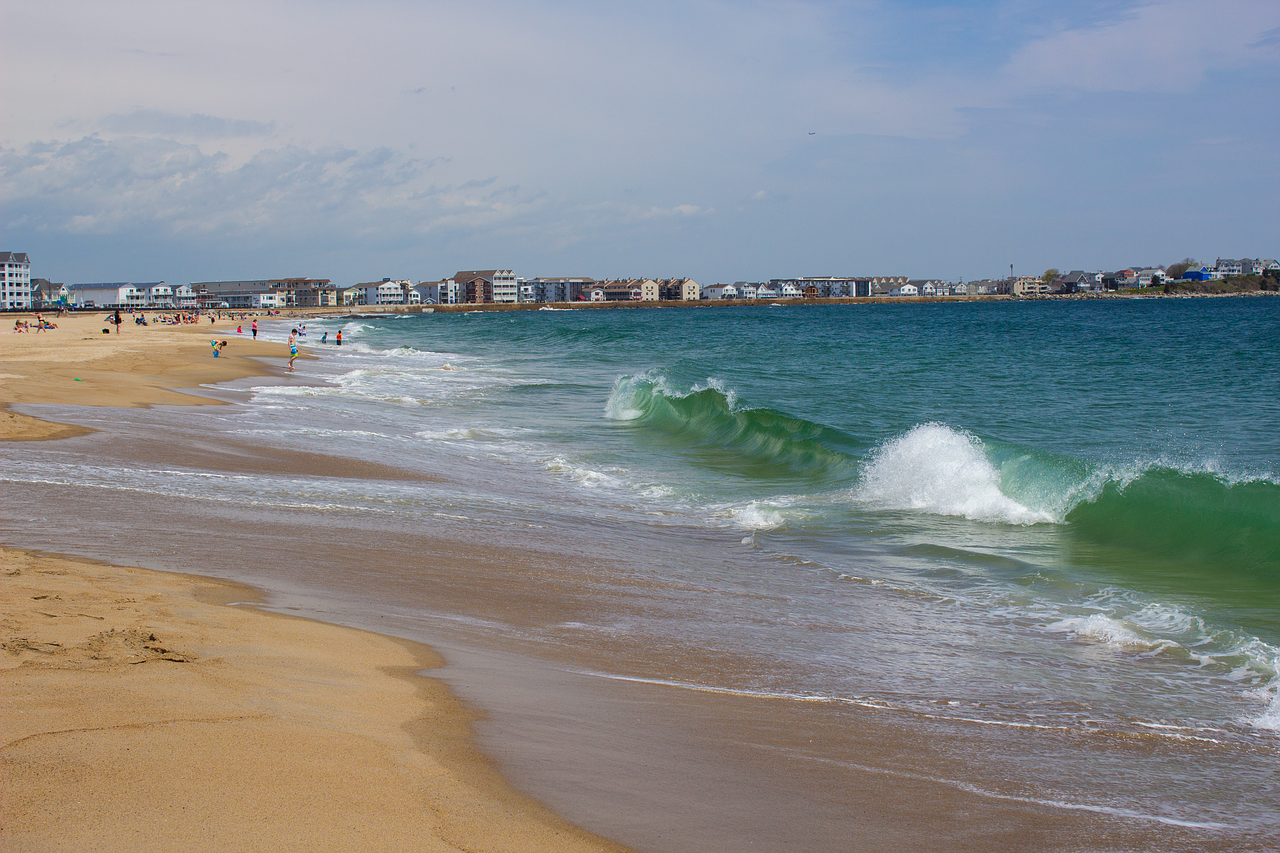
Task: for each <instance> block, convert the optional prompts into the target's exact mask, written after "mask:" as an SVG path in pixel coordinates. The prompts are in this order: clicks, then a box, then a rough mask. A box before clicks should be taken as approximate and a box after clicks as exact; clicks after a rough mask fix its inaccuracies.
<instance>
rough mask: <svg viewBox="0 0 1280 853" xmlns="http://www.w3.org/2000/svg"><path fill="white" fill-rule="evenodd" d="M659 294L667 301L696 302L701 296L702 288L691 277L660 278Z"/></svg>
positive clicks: (658, 281)
mask: <svg viewBox="0 0 1280 853" xmlns="http://www.w3.org/2000/svg"><path fill="white" fill-rule="evenodd" d="M656 281H657V283H658V294H659V296H660V297H661V298H662V299H663V300H665V301H669V302H697V301H698V300H699V299H701V298H702V288H700V287H699V286H698V283H697V282H696V281H694V280H693V279H691V278H660V279H657V280H656Z"/></svg>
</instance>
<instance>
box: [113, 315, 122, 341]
mask: <svg viewBox="0 0 1280 853" xmlns="http://www.w3.org/2000/svg"><path fill="white" fill-rule="evenodd" d="M113 319H114V321H115V324H116V334H117V335H118V334H120V323H121V320H120V309H119V308H117V309H116V316H115V317H114V318H113Z"/></svg>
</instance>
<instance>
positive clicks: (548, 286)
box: [530, 276, 596, 302]
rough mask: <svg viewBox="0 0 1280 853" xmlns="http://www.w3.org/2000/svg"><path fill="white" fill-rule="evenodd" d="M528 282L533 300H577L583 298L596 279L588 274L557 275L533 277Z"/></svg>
mask: <svg viewBox="0 0 1280 853" xmlns="http://www.w3.org/2000/svg"><path fill="white" fill-rule="evenodd" d="M530 283H531V284H532V285H533V288H534V301H535V302H577V301H579V300H580V299H583V298H585V296H584V294H585V293H586V292H587V291H588V290H590V289H591V287H592V286H593V285H594V284H595V283H596V280H595V279H594V278H591V277H590V276H557V277H550V278H535V279H533V280H532V281H531V282H530Z"/></svg>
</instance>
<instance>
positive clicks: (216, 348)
mask: <svg viewBox="0 0 1280 853" xmlns="http://www.w3.org/2000/svg"><path fill="white" fill-rule="evenodd" d="M209 344H210V345H211V346H212V347H213V357H214V358H217V357H218V356H220V355H222V348H223V347H225V346H226V345H227V342H226V341H221V342H219V341H209Z"/></svg>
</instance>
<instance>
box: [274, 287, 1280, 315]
mask: <svg viewBox="0 0 1280 853" xmlns="http://www.w3.org/2000/svg"><path fill="white" fill-rule="evenodd" d="M1275 296H1280V291H1274V290H1251V291H1238V292H1224V293H1200V292H1192V291H1174V292H1171V293H1165V292H1163V291H1155V292H1138V291H1131V292H1117V291H1109V292H1107V293H1070V294H1040V295H1035V296H1014V295H1011V294H982V295H973V296H838V297H820V298H815V299H805V298H799V299H700V300H697V301H692V300H690V301H687V302H685V301H673V300H660V301H657V302H621V301H619V302H520V303H493V302H484V303H476V302H459V303H456V304H452V305H348V306H343V307H333V308H298V307H294V308H288V309H284V311H283V313H281V314H280V318H282V319H297V318H301V319H324V318H334V319H360V318H364V317H370V318H376V317H386V316H394V315H398V314H459V313H462V314H465V313H469V312H474V311H496V312H502V311H611V310H643V309H653V308H751V307H761V306H766V305H772V306H776V307H779V308H789V307H795V306H806V307H807V306H815V305H925V304H929V305H948V304H959V303H991V302H1000V303H1004V302H1096V301H1113V300H1130V299H1137V300H1147V299H1230V298H1252V297H1275Z"/></svg>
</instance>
